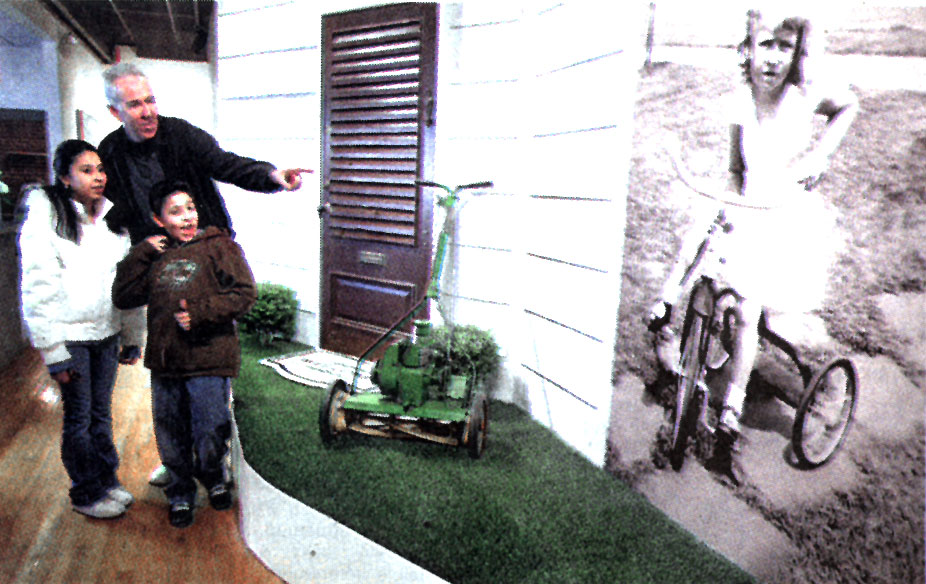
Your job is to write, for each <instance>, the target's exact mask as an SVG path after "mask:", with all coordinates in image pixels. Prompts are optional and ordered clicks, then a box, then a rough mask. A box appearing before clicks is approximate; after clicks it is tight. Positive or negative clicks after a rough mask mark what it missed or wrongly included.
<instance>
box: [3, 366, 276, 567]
mask: <svg viewBox="0 0 926 584" xmlns="http://www.w3.org/2000/svg"><path fill="white" fill-rule="evenodd" d="M148 386H149V383H148V372H147V370H146V369H144V368H143V367H142V365H141V364H140V363H139V364H138V365H134V366H131V367H126V366H123V367H120V370H119V378H118V379H117V382H116V393H115V394H114V396H113V430H114V435H115V439H116V446H117V448H118V449H119V454H120V460H121V463H120V469H119V477H120V479H121V481H122V483H123V484H124V485H125V487H126V488H128V490H129V491H131V492H132V494H133V495H135V498H136V502H135V504H134V505H133V506H132V507H131V508H130V509H129V510H128V512H127V513H126V514H125V516H123V517H122V518H119V519H115V520H101V519H91V518H89V517H85V516H83V515H80V514H78V513H76V512H74V511H73V510H72V509H71V505H70V502H69V500H68V497H67V488H68V478H67V474H66V473H65V471H64V466H63V465H62V463H61V455H60V444H61V404H60V402H57V403H53V404H49V403H47V402H46V401H44V400H42V399H40V394H41V393H42V392H43V391H44V390H45V389H46V388H48V387H52V388H54V390H55V395H57V393H56V392H57V387H56V386H54V384H53V382H52V381H51V379H50V378H49V377H48V374H47V373H46V371H45V368H44V366H43V365H42V363H41V357H40V356H39V355H38V353H37V352H36V351H34V350H31V349H30V350H28V351H26V352H24V353H23V354H21V355H20V356H19V357H18V358H17V359H16V361H15V362H14V363H13V364H12V365H10V366H9V367H8V368H7V369H5V370H4V371H2V372H0V412H2V414H0V420H2V422H0V582H3V583H20V582H22V583H33V582H34V583H42V584H46V583H48V584H54V583H59V582H61V583H64V582H68V583H73V582H119V583H133V582H163V583H173V582H183V583H210V584H211V583H214V582H222V583H227V582H241V583H248V584H251V583H256V584H262V583H279V582H282V580H280V579H279V578H278V577H277V576H276V575H274V574H273V573H272V572H271V571H270V570H268V569H267V568H266V567H265V566H264V565H263V564H261V563H260V561H259V560H258V559H257V558H256V557H255V556H254V555H253V554H252V553H251V552H250V551H249V550H248V548H247V547H246V546H245V544H244V541H243V540H242V539H241V536H240V534H239V531H238V515H237V514H238V511H237V508H236V507H235V508H233V509H232V510H229V511H223V512H219V511H215V510H214V509H212V508H211V507H209V505H208V501H207V500H206V497H205V492H204V491H203V490H202V488H200V493H199V503H198V504H199V508H198V509H197V512H196V520H195V522H194V523H193V525H192V526H190V527H188V528H186V529H176V528H173V527H171V526H170V525H169V524H168V523H167V501H166V499H165V497H164V495H163V493H162V492H161V490H160V489H157V488H155V487H151V486H149V485H148V484H147V475H148V473H149V471H150V470H151V469H152V468H154V466H155V465H156V464H157V463H158V459H157V449H156V446H155V443H154V435H153V433H152V429H151V407H150V403H151V401H150V400H151V391H150V389H149V387H148Z"/></svg>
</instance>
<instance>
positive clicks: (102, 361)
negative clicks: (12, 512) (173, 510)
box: [61, 335, 119, 507]
mask: <svg viewBox="0 0 926 584" xmlns="http://www.w3.org/2000/svg"><path fill="white" fill-rule="evenodd" d="M67 348H68V351H69V352H70V353H71V359H70V361H69V362H68V363H69V366H68V368H69V369H71V370H73V371H75V372H77V378H76V379H74V380H72V381H71V382H70V383H63V384H61V397H62V402H63V404H64V421H63V424H62V432H61V461H62V462H63V463H64V468H65V470H66V471H67V473H68V477H70V479H71V489H70V496H71V502H72V503H73V504H74V505H77V506H78V507H83V506H85V505H91V504H93V503H95V502H97V501H99V500H100V499H102V498H103V497H105V496H106V492H107V491H109V490H110V489H111V488H113V487H115V486H116V485H118V484H119V482H118V480H117V479H116V468H118V466H119V454H118V453H117V452H116V446H115V445H114V444H113V418H112V397H113V386H114V385H115V383H116V370H117V369H118V367H119V335H115V336H112V337H110V338H108V339H104V340H102V341H99V342H84V343H67Z"/></svg>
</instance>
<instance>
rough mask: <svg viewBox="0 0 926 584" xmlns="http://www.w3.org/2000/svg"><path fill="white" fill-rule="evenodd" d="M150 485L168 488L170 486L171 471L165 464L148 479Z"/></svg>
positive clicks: (152, 472)
mask: <svg viewBox="0 0 926 584" xmlns="http://www.w3.org/2000/svg"><path fill="white" fill-rule="evenodd" d="M148 484H149V485H154V486H155V487H166V486H167V485H169V484H170V471H169V470H167V467H166V466H164V465H163V464H162V465H161V466H159V467H157V468H156V469H154V470H153V471H151V475H150V476H149V477H148Z"/></svg>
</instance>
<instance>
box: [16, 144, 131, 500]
mask: <svg viewBox="0 0 926 584" xmlns="http://www.w3.org/2000/svg"><path fill="white" fill-rule="evenodd" d="M53 165H54V172H55V182H54V184H53V185H51V186H47V187H44V188H35V189H33V190H31V191H30V192H29V193H28V194H27V196H26V199H25V205H26V208H27V215H26V219H25V222H24V223H23V226H22V231H21V233H20V239H19V245H20V251H21V261H22V302H23V315H24V317H25V321H26V324H27V326H28V329H29V332H30V334H31V337H32V343H33V345H34V346H35V347H36V348H37V349H39V351H40V352H41V353H42V357H43V358H44V360H45V363H46V365H47V366H48V371H49V373H50V374H51V376H52V378H53V379H54V380H55V381H57V382H58V384H59V385H60V386H61V396H62V400H63V405H64V421H63V426H62V437H61V460H62V462H63V463H64V467H65V469H66V470H67V473H68V477H69V478H70V479H71V488H70V498H71V503H72V505H73V508H74V510H75V511H77V512H79V513H83V514H85V515H89V516H91V517H98V518H112V517H118V516H120V515H122V514H123V513H124V512H125V509H126V507H128V506H129V505H131V504H132V502H133V500H134V499H133V497H132V495H131V494H130V493H129V492H128V491H127V490H126V489H125V488H123V487H122V486H121V485H120V484H119V480H118V478H117V477H116V469H117V468H118V466H119V456H118V453H117V452H116V447H115V445H114V444H113V430H112V413H111V403H112V393H113V386H114V385H115V381H116V370H117V368H118V366H119V363H127V364H131V363H135V362H136V361H137V360H138V358H139V357H140V350H139V346H140V345H141V335H142V333H143V330H144V329H143V327H144V323H143V322H142V314H141V313H140V312H139V311H131V312H124V311H121V310H118V309H116V308H115V306H114V305H113V302H112V295H111V289H112V282H113V279H114V278H115V275H116V264H117V263H118V262H119V260H121V259H122V258H123V257H124V256H125V254H126V253H127V252H128V250H129V245H130V244H129V238H128V236H127V235H120V234H116V233H113V232H112V231H110V229H109V227H108V226H107V225H106V223H105V222H104V221H103V216H104V215H105V214H106V212H107V211H108V210H109V208H110V207H111V206H112V203H110V202H109V201H108V200H106V199H105V198H104V197H103V189H104V188H105V186H106V174H105V173H104V172H103V164H102V162H100V157H99V156H98V154H97V151H96V148H94V147H93V146H92V145H90V144H88V143H87V142H84V141H82V140H67V141H65V142H62V143H61V144H60V145H59V146H58V148H57V149H56V150H55V156H54V162H53Z"/></svg>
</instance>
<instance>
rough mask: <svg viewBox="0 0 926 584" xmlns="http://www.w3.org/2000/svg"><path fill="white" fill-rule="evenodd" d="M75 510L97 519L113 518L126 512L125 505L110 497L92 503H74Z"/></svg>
mask: <svg viewBox="0 0 926 584" xmlns="http://www.w3.org/2000/svg"><path fill="white" fill-rule="evenodd" d="M74 511H77V512H78V513H81V514H83V515H87V516H88V517H96V518H97V519H113V518H115V517H119V516H120V515H122V514H123V513H125V507H123V506H122V504H121V503H119V502H117V501H114V500H112V499H110V498H109V497H103V498H102V499H100V500H99V501H97V502H96V503H94V504H92V505H83V506H78V505H74Z"/></svg>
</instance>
